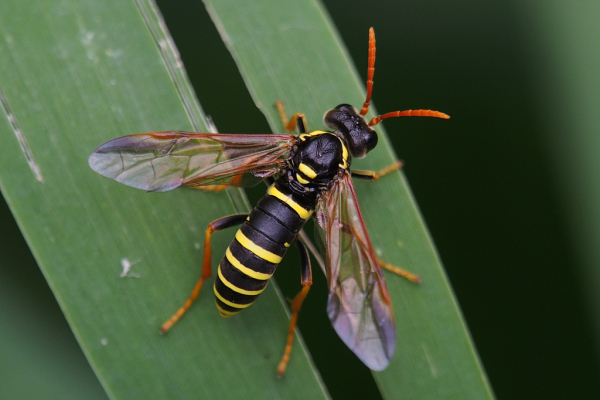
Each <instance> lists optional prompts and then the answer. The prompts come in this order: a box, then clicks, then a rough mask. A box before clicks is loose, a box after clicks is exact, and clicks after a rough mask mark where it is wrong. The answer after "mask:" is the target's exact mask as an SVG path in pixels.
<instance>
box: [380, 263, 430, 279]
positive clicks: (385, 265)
mask: <svg viewBox="0 0 600 400" xmlns="http://www.w3.org/2000/svg"><path fill="white" fill-rule="evenodd" d="M377 262H378V263H379V265H380V266H381V267H382V268H385V269H387V270H388V271H391V272H393V273H395V274H398V275H400V276H401V277H403V278H406V279H408V280H409V281H411V282H414V283H420V282H421V278H420V277H419V276H418V275H415V274H413V273H412V272H409V271H407V270H405V269H402V268H400V267H396V266H395V265H392V264H388V263H386V262H385V261H383V260H381V259H380V258H379V257H377Z"/></svg>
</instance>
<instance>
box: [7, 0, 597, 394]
mask: <svg viewBox="0 0 600 400" xmlns="http://www.w3.org/2000/svg"><path fill="white" fill-rule="evenodd" d="M158 3H159V6H160V7H161V10H162V11H163V13H164V16H165V19H166V22H167V25H168V27H169V30H170V31H171V33H172V35H173V36H174V39H175V41H176V43H177V46H178V48H179V50H180V52H181V56H182V59H183V62H184V64H185V66H186V69H187V71H188V74H189V76H190V79H191V80H192V82H193V84H194V86H195V87H196V90H197V93H198V97H199V99H200V102H201V103H202V105H203V107H204V109H205V111H206V113H207V114H210V115H211V116H212V117H213V119H214V121H215V122H216V124H217V126H218V127H219V129H220V130H221V131H222V132H248V133H259V132H260V133H262V132H268V131H269V129H268V126H267V124H266V122H265V120H264V118H263V116H262V115H261V114H260V112H259V111H258V110H257V109H256V108H255V107H254V105H253V103H252V101H251V99H250V97H249V95H248V94H247V93H246V91H245V88H244V86H243V82H242V80H241V78H240V77H239V74H238V72H237V70H236V67H235V65H234V63H233V61H232V59H231V57H230V56H229V54H228V52H227V51H226V50H225V48H224V46H223V45H222V43H221V41H220V38H219V36H218V34H217V32H216V30H215V28H214V26H213V25H212V23H211V21H210V20H209V18H208V16H207V15H206V12H205V10H204V8H203V5H202V4H201V3H200V2H199V1H195V0H194V1H192V0H177V1H175V0H169V1H167V0H161V1H159V2H158ZM516 4H517V3H515V4H511V3H507V2H493V1H484V2H481V1H461V2H444V1H441V0H438V1H420V2H415V1H401V2H397V1H383V0H378V1H369V2H364V1H358V0H344V1H341V0H327V1H325V6H326V7H327V9H328V10H329V12H330V14H331V16H332V18H333V20H334V22H335V24H336V25H337V27H338V29H339V31H340V33H341V36H342V38H343V40H344V42H345V43H346V45H347V46H348V49H349V51H350V53H351V55H352V57H353V58H354V60H355V62H356V65H357V67H358V69H359V71H360V72H361V73H362V74H363V76H365V75H366V53H367V30H368V28H369V27H370V26H373V27H375V29H376V33H377V40H378V42H377V44H378V58H377V60H378V63H377V70H376V71H377V72H376V75H375V91H374V101H375V103H376V105H377V107H378V110H379V111H381V112H386V111H392V110H396V109H407V108H433V109H438V110H440V111H444V112H447V113H448V114H450V115H451V116H452V119H451V120H450V121H448V123H446V124H443V128H440V126H441V125H440V124H436V125H433V124H430V123H429V121H427V120H426V119H417V118H413V119H410V118H406V119H401V120H395V121H389V122H388V123H386V127H387V130H388V131H389V132H390V133H389V134H390V136H391V138H392V140H393V142H394V146H395V148H396V152H397V154H398V157H399V158H400V159H402V160H404V161H405V162H406V167H405V174H406V175H407V177H408V180H409V182H410V185H411V187H412V189H413V191H414V195H415V197H416V199H417V203H418V204H419V206H420V208H421V211H422V213H423V215H424V217H425V220H426V222H427V225H428V226H429V229H430V231H431V234H432V237H433V239H434V241H435V243H436V245H437V247H438V250H439V253H440V256H441V259H442V261H443V263H444V265H445V267H446V270H447V273H448V275H449V278H450V281H451V282H452V285H453V287H454V289H455V292H456V296H457V298H458V300H459V303H460V305H461V308H462V310H463V312H464V315H465V318H466V320H467V323H468V326H469V328H470V330H471V333H472V335H473V339H474V341H475V344H476V346H477V349H478V351H479V354H480V356H481V359H482V361H483V364H484V366H485V368H486V370H487V373H488V376H489V379H490V381H491V384H492V387H493V389H494V391H495V393H496V395H497V396H498V398H507V399H531V398H545V399H563V398H578V399H582V398H598V396H600V383H599V381H598V379H597V378H598V375H599V372H600V371H599V365H598V358H597V349H596V345H595V342H594V340H593V339H594V336H593V334H592V323H591V322H590V319H591V317H590V315H591V311H590V310H589V309H588V307H587V304H586V299H585V296H584V294H583V293H584V292H583V289H582V286H583V285H582V284H581V281H582V280H583V279H584V278H583V277H582V275H581V268H580V266H579V265H578V263H577V261H576V260H578V259H579V258H578V255H577V254H576V251H575V247H574V246H572V244H571V243H572V241H573V237H574V236H575V235H574V234H573V233H572V232H570V231H569V230H568V229H567V226H571V223H570V222H569V221H568V220H567V217H566V216H567V212H566V211H565V205H564V200H563V199H564V198H565V196H567V195H568V194H565V193H564V190H566V189H565V188H564V187H563V186H561V184H560V183H561V181H560V180H559V179H558V178H557V177H556V176H554V175H553V174H554V172H555V171H556V169H557V167H556V163H557V162H560V160H559V159H557V158H556V157H555V154H553V153H552V152H551V145H550V144H548V140H549V139H548V136H549V133H548V132H547V123H545V122H544V114H545V112H548V110H540V108H539V106H538V103H539V101H538V99H539V98H540V96H545V95H546V94H544V93H540V92H539V90H540V89H539V87H540V86H539V85H536V84H535V83H534V82H536V80H539V74H541V73H544V71H543V70H542V68H544V67H545V66H544V65H543V63H542V61H543V60H544V58H543V49H540V48H534V47H532V46H533V45H534V44H535V43H539V41H537V39H536V35H539V34H540V33H539V32H538V31H537V30H536V25H535V23H534V22H535V21H530V20H528V18H527V16H524V15H523V13H522V11H523V9H522V8H519V7H518V6H516ZM532 9H533V10H535V7H532ZM540 9H541V7H540ZM540 54H542V56H540ZM310 61H311V60H309V59H307V60H306V62H307V63H310ZM552 95H556V94H553V93H548V96H552ZM361 101H362V99H340V102H351V103H354V104H355V105H360V104H359V103H360V102H361ZM333 106H335V104H332V107H333ZM294 111H295V110H294ZM323 111H325V110H323ZM432 126H435V127H436V129H435V130H434V129H432V128H431V127H432ZM312 128H314V129H317V128H322V127H321V126H319V127H312ZM380 184H384V183H380ZM251 196H252V197H254V198H256V196H260V193H259V192H254V193H252V194H251ZM369 206H374V207H376V206H377V205H369V204H362V207H369ZM399 223H401V221H399ZM0 224H1V226H2V229H1V230H0V235H1V236H0V246H2V247H1V248H0V250H1V251H2V252H3V253H4V254H9V255H10V256H12V260H14V261H11V262H9V263H8V265H19V266H20V268H19V269H17V270H15V269H11V270H7V269H6V268H0V274H1V277H0V279H1V280H2V281H4V282H5V283H4V285H3V287H5V288H6V289H5V290H8V291H9V293H11V294H12V296H11V299H12V300H13V302H12V303H11V304H4V305H3V307H2V310H3V314H4V313H5V312H6V315H3V316H2V320H3V322H4V326H5V328H3V329H14V330H15V334H14V336H15V339H17V338H18V339H19V340H16V341H15V343H17V342H18V343H20V344H21V345H22V346H24V347H23V348H22V349H15V350H12V351H14V353H15V354H17V353H18V354H29V353H35V354H37V355H38V356H39V357H40V359H39V360H38V361H37V362H35V365H27V364H23V365H19V364H18V362H17V363H16V364H17V365H15V363H14V362H13V361H14V359H13V361H9V360H10V359H9V358H7V357H9V356H10V353H11V352H9V351H8V350H6V347H5V346H2V347H5V350H4V352H0V354H1V355H2V356H1V357H0V360H1V361H0V368H2V369H3V368H7V365H8V364H11V367H12V368H23V369H30V370H31V371H36V375H37V376H38V377H40V379H37V380H36V383H39V385H40V393H47V394H48V393H52V392H53V391H55V392H56V393H60V391H61V390H65V389H61V386H60V384H59V383H57V380H56V376H55V375H63V376H64V375H65V374H67V373H72V374H73V376H74V377H75V376H77V378H76V379H73V380H72V382H71V383H70V384H69V386H67V387H68V388H69V389H68V390H69V391H71V392H72V393H73V392H78V391H79V393H81V396H82V397H80V398H93V397H94V394H96V395H97V396H96V397H98V398H102V391H101V388H99V386H98V385H97V384H96V383H94V381H93V376H92V375H91V372H89V371H88V372H87V373H85V371H86V370H85V369H84V368H82V366H85V360H83V359H82V356H81V352H80V351H79V350H78V347H77V345H76V343H75V341H74V339H73V337H72V335H71V334H70V331H69V330H68V327H67V326H66V323H65V322H64V320H61V314H60V310H59V309H58V307H57V306H56V305H55V303H53V302H52V296H51V294H50V293H49V291H48V288H47V287H46V286H45V283H44V281H43V277H42V276H41V274H40V273H39V270H38V269H37V267H36V265H35V261H34V260H33V259H32V257H31V255H30V254H29V252H28V250H27V247H26V244H25V243H24V242H23V240H22V238H21V236H20V233H19V231H18V228H17V227H16V225H15V224H14V221H12V219H11V216H10V212H9V211H8V209H7V208H6V205H4V204H2V209H1V211H0ZM277 278H278V281H284V283H283V290H284V293H289V295H290V296H293V292H294V290H295V289H294V288H290V289H288V288H287V285H286V283H290V284H291V285H292V286H293V287H296V286H297V279H298V274H297V271H291V269H290V270H288V271H287V272H286V273H278V275H277ZM317 284H318V282H317ZM320 285H321V286H320V287H319V286H318V285H317V287H316V289H315V291H317V290H321V291H323V290H324V288H323V286H322V282H321V284H320ZM323 296H324V295H323V292H321V294H316V295H314V296H312V297H314V299H313V301H311V300H310V297H309V300H308V304H307V306H306V308H305V309H304V310H303V315H302V317H301V319H300V326H301V328H302V331H303V333H304V336H305V338H306V341H307V343H308V344H309V345H313V346H314V345H318V344H322V345H323V346H324V347H331V346H341V344H340V343H339V342H338V341H336V339H335V337H326V338H323V337H321V335H320V331H319V326H320V325H319V324H321V323H327V322H326V318H325V315H324V302H323ZM18 306H22V307H25V309H26V310H27V311H25V312H24V313H23V312H22V313H18V312H17V311H16V310H17V307H18ZM311 308H312V309H311ZM313 315H314V318H316V321H315V320H314V319H312V318H313ZM6 321H11V322H10V323H8V326H7V322H6ZM20 326H21V327H23V329H24V331H25V332H27V334H21V333H18V330H17V328H18V327H20ZM24 339H27V340H24ZM40 343H41V344H40ZM48 344H50V346H48ZM38 347H39V348H38ZM44 351H50V353H43V352H44ZM3 353H4V354H3ZM321 353H322V354H325V357H327V353H326V349H324V350H323V351H321V350H319V349H316V350H314V349H313V354H314V357H315V359H316V362H317V364H318V363H319V360H318V356H319V354H321ZM28 359H29V358H28ZM352 361H353V360H352V359H350V361H346V360H343V361H340V362H344V363H346V362H352ZM57 363H58V365H63V366H65V367H64V368H68V369H60V368H57V367H56V365H57ZM358 367H360V365H359V366H358ZM58 371H60V373H59V372H58ZM65 371H71V372H65ZM81 371H84V372H81ZM76 374H80V375H76ZM323 374H324V377H325V379H340V380H350V381H351V378H350V377H348V376H339V374H336V371H324V372H323ZM1 381H2V378H0V387H1V386H2V385H3V383H2V382H1ZM371 384H372V383H367V382H353V383H352V384H349V385H348V387H349V388H350V389H349V391H348V392H347V393H332V395H333V396H334V397H342V396H346V397H347V396H349V395H353V394H354V395H357V392H356V389H355V388H356V387H360V386H368V385H371ZM94 388H95V389H94ZM0 393H1V389H0ZM50 397H51V396H50Z"/></svg>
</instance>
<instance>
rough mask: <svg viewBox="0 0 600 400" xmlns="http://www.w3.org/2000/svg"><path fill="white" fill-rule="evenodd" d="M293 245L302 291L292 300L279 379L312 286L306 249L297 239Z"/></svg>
mask: <svg viewBox="0 0 600 400" xmlns="http://www.w3.org/2000/svg"><path fill="white" fill-rule="evenodd" d="M295 243H296V245H297V246H298V249H299V250H300V259H301V263H302V290H301V291H300V293H298V294H297V295H296V297H294V300H292V304H291V309H292V317H291V318H290V325H289V327H288V337H287V342H286V345H285V350H284V352H283V356H282V357H281V361H280V362H279V365H278V366H277V375H278V376H279V377H281V376H283V374H284V373H285V369H286V367H287V364H288V362H289V361H290V355H291V354H292V345H293V344H294V330H295V329H296V323H297V322H298V313H299V312H300V308H301V307H302V302H303V301H304V299H305V298H306V295H307V294H308V291H309V290H310V286H311V285H312V271H311V268H310V258H309V256H308V250H307V249H306V247H304V244H302V242H300V241H299V240H298V239H296V242H295Z"/></svg>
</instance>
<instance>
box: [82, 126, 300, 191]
mask: <svg viewBox="0 0 600 400" xmlns="http://www.w3.org/2000/svg"><path fill="white" fill-rule="evenodd" d="M294 143H295V139H294V136H292V135H269V134H267V135H230V134H222V133H214V134H213V133H188V132H151V133H140V134H136V135H129V136H123V137H120V138H117V139H113V140H110V141H108V142H106V143H104V144H102V145H101V146H100V147H98V148H97V149H96V150H94V152H93V153H92V155H91V156H90V158H89V160H88V162H89V164H90V167H91V168H92V169H93V170H94V171H96V172H98V173H99V174H102V175H104V176H106V177H108V178H112V179H114V180H116V181H118V182H121V183H123V184H125V185H128V186H132V187H135V188H138V189H144V190H150V191H157V192H163V191H167V190H171V189H174V188H176V187H179V186H191V187H201V186H209V185H226V186H250V184H253V183H256V182H257V181H259V180H260V179H262V178H266V177H268V176H270V175H273V174H275V173H277V172H278V170H279V168H280V167H281V166H282V165H283V164H284V162H285V160H286V159H287V158H288V157H289V155H290V151H291V148H292V146H293V145H294Z"/></svg>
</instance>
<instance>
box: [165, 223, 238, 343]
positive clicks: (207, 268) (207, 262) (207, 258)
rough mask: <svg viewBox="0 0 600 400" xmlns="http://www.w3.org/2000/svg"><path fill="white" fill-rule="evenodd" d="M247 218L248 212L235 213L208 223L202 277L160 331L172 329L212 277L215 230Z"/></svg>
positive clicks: (228, 226) (233, 224)
mask: <svg viewBox="0 0 600 400" xmlns="http://www.w3.org/2000/svg"><path fill="white" fill-rule="evenodd" d="M246 218H248V214H234V215H228V216H226V217H223V218H219V219H217V220H214V221H213V222H211V223H210V224H208V227H207V228H206V233H205V234H204V259H203V262H202V273H201V274H200V279H199V280H198V282H197V283H196V286H194V289H193V290H192V293H191V294H190V297H188V299H187V300H186V301H185V303H183V306H181V307H180V308H179V309H178V310H177V311H176V312H175V314H173V316H171V318H169V319H168V320H167V321H166V322H165V323H164V324H162V326H161V327H160V333H166V332H167V331H168V330H169V329H171V327H172V326H173V325H175V323H176V322H177V321H179V319H180V318H181V317H182V316H183V314H185V312H186V311H187V310H189V308H190V307H191V306H192V304H193V303H194V300H196V298H197V297H198V294H199V293H200V289H202V285H203V284H204V281H206V280H207V279H208V278H210V276H211V274H212V267H211V252H212V248H211V243H210V238H211V236H212V234H213V233H214V232H217V231H220V230H222V229H225V228H230V227H232V226H235V225H240V224H241V223H243V222H244V221H245V220H246Z"/></svg>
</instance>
